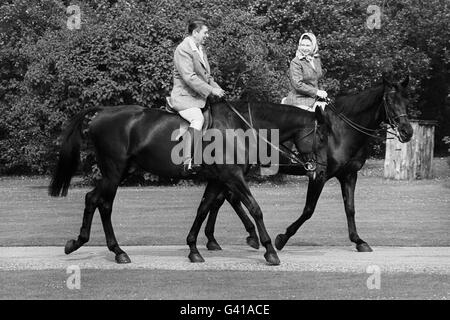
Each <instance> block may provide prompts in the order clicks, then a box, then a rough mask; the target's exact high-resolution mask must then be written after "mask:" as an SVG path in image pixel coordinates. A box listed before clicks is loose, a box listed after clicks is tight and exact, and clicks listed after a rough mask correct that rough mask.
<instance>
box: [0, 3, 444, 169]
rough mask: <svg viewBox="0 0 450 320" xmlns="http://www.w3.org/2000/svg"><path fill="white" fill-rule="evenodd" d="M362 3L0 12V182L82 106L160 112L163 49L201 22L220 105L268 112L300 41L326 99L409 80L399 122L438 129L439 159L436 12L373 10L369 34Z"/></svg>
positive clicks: (33, 164)
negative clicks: (248, 101)
mask: <svg viewBox="0 0 450 320" xmlns="http://www.w3.org/2000/svg"><path fill="white" fill-rule="evenodd" d="M373 2H377V1H372V0H371V1H366V0H365V1H356V0H355V1H347V0H336V1H333V2H330V1H327V0H315V1H309V0H291V1H278V0H274V1H273V0H272V1H269V0H253V1H251V0H247V1H239V0H232V1H222V0H159V1H138V0H127V1H125V0H118V1H106V0H96V1H94V0H89V1H78V2H77V1H70V3H69V1H60V0H9V1H3V2H1V5H0V111H1V113H0V173H40V174H42V173H47V172H48V171H49V170H50V168H51V166H52V165H53V163H54V161H55V155H56V152H55V150H56V148H57V143H58V135H59V133H60V132H61V129H62V128H63V127H64V124H65V123H66V122H67V120H68V119H70V117H71V116H73V115H74V114H75V113H76V112H78V111H80V110H82V109H84V108H86V107H89V106H92V105H98V104H100V105H117V104H140V105H144V106H148V107H159V106H161V105H162V104H163V103H164V97H165V96H167V95H169V94H170V90H171V86H172V67H173V66H172V55H173V50H174V48H175V46H176V45H177V43H179V42H180V41H181V40H182V39H183V37H184V36H185V29H186V21H187V20H188V19H189V18H190V17H193V16H203V17H205V18H207V19H208V22H209V27H210V38H209V40H208V44H207V50H208V57H209V60H210V64H211V66H212V72H213V74H214V76H215V78H216V81H217V82H218V83H219V84H220V85H221V86H222V87H223V88H224V89H225V90H226V91H227V92H228V96H229V98H231V99H233V98H238V97H240V96H241V95H242V94H243V93H244V92H245V93H247V94H254V95H255V96H257V97H258V98H259V99H269V100H272V101H279V100H280V99H281V98H282V97H283V96H285V95H286V93H287V91H288V90H289V84H288V79H287V70H288V66H289V62H290V60H291V59H292V57H293V56H294V54H295V50H296V44H297V41H298V38H299V36H300V34H301V33H303V32H305V31H312V32H314V33H315V34H316V35H317V36H318V41H319V45H320V49H321V55H322V62H323V65H324V67H325V69H326V71H327V72H326V75H325V78H324V80H323V86H324V87H325V88H326V89H327V90H328V91H329V92H330V93H332V94H334V95H337V94H346V93H350V92H354V91H358V90H361V89H364V88H367V87H369V86H372V85H374V84H375V83H376V82H377V81H379V79H380V76H381V74H382V72H383V71H386V70H395V71H397V72H400V73H401V74H403V75H405V74H406V73H409V74H410V76H411V79H412V81H411V98H412V99H411V100H412V102H413V103H412V106H411V107H410V114H411V115H412V116H417V117H420V116H421V117H424V118H427V119H437V120H439V122H440V126H439V127H438V129H437V134H438V137H437V139H436V143H437V146H438V148H441V147H442V146H444V142H443V141H442V137H443V136H445V135H450V131H449V130H450V129H448V128H449V124H450V120H449V119H450V114H449V113H450V112H449V110H448V108H449V106H448V98H447V94H448V92H449V85H448V83H449V81H448V80H449V71H448V66H449V61H450V56H449V50H448V47H449V46H448V45H449V39H450V31H449V27H448V21H449V18H450V10H449V4H448V1H446V0H431V1H427V2H423V1H415V0H392V1H384V2H383V3H385V4H384V6H383V3H382V2H381V1H378V2H380V3H379V4H378V5H379V6H380V7H381V10H382V15H381V28H380V29H369V28H368V27H367V25H366V20H367V18H368V17H369V16H370V14H371V13H368V12H367V7H368V6H369V4H373ZM69 4H77V5H78V6H79V7H80V9H81V25H80V28H79V29H77V28H75V29H70V28H68V20H70V19H71V16H72V15H73V12H69V13H68V12H67V6H68V5H69ZM374 4H377V3H374ZM446 98H447V99H446ZM446 108H447V109H446ZM377 148H378V149H377ZM381 149H382V148H380V146H376V148H374V152H376V150H381ZM444 149H445V148H442V150H444ZM83 156H84V157H85V158H87V154H86V153H85V154H84V155H83ZM88 168H90V166H88Z"/></svg>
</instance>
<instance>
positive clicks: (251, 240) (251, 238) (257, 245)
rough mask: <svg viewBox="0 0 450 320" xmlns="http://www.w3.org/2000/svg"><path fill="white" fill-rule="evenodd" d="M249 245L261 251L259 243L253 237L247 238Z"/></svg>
mask: <svg viewBox="0 0 450 320" xmlns="http://www.w3.org/2000/svg"><path fill="white" fill-rule="evenodd" d="M247 244H248V245H249V246H250V247H252V248H253V249H256V250H258V249H259V241H258V239H255V238H253V237H247Z"/></svg>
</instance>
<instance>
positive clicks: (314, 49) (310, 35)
mask: <svg viewBox="0 0 450 320" xmlns="http://www.w3.org/2000/svg"><path fill="white" fill-rule="evenodd" d="M303 38H309V39H310V40H311V42H312V51H311V53H310V54H309V55H304V54H303V52H301V51H300V43H301V42H302V40H303ZM295 56H296V57H297V58H299V59H300V60H301V59H306V60H307V61H308V62H311V61H312V60H313V59H314V58H315V57H318V56H319V46H318V45H317V39H316V36H315V35H314V34H313V33H311V32H305V33H304V34H302V35H301V37H300V40H298V47H297V53H296V54H295Z"/></svg>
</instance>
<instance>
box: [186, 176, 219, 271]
mask: <svg viewBox="0 0 450 320" xmlns="http://www.w3.org/2000/svg"><path fill="white" fill-rule="evenodd" d="M223 189H224V186H223V184H222V183H221V182H219V181H209V182H208V185H207V186H206V189H205V193H204V194H203V198H202V201H201V203H200V206H199V207H198V209H197V216H196V217H195V220H194V223H193V225H192V227H191V230H190V231H189V235H188V236H187V239H186V242H187V245H188V246H189V260H190V261H191V262H204V261H205V260H204V259H203V257H202V256H201V255H200V252H199V251H198V249H197V237H198V233H199V231H200V227H201V226H202V223H203V221H205V219H206V216H207V215H208V212H209V208H210V207H211V204H212V203H213V202H214V201H215V200H216V198H217V196H218V195H219V194H220V193H221V192H222V191H223Z"/></svg>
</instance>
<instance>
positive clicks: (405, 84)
mask: <svg viewBox="0 0 450 320" xmlns="http://www.w3.org/2000/svg"><path fill="white" fill-rule="evenodd" d="M408 83H409V74H408V75H406V78H405V80H403V81H402V82H400V85H401V86H402V87H403V88H406V87H407V86H408Z"/></svg>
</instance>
